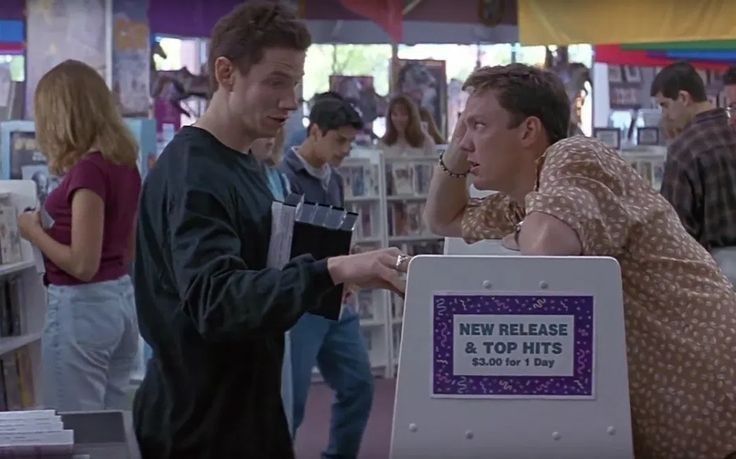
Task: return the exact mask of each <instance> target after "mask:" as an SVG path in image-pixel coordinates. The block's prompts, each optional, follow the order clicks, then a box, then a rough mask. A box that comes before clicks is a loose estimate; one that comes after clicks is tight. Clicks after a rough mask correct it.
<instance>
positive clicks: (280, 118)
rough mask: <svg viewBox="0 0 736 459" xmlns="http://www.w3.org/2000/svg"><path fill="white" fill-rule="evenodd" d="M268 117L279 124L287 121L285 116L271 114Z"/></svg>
mask: <svg viewBox="0 0 736 459" xmlns="http://www.w3.org/2000/svg"><path fill="white" fill-rule="evenodd" d="M268 118H269V119H271V120H273V121H275V122H277V123H279V124H284V123H285V122H286V117H285V116H269V117H268Z"/></svg>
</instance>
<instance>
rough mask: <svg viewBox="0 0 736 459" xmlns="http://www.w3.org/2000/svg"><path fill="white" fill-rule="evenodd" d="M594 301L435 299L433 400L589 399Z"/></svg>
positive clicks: (449, 295)
mask: <svg viewBox="0 0 736 459" xmlns="http://www.w3.org/2000/svg"><path fill="white" fill-rule="evenodd" d="M593 336H594V331H593V297H592V296H573V295H570V296H562V295H545V294H543V293H540V294H537V295H515V294H505V295H504V294H499V295H496V294H489V293H487V292H482V293H463V292H445V293H435V294H434V298H433V341H434V342H433V349H434V350H433V356H432V364H433V369H432V395H433V397H455V398H568V399H578V398H589V399H590V398H594V385H593V364H594V361H593V356H594V355H595V353H594V349H593Z"/></svg>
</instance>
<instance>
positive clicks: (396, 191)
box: [313, 145, 445, 381]
mask: <svg viewBox="0 0 736 459" xmlns="http://www.w3.org/2000/svg"><path fill="white" fill-rule="evenodd" d="M444 148H445V146H444V145H438V147H437V149H438V155H439V152H440V151H441V150H443V149H444ZM436 162H437V157H431V156H401V157H386V156H385V155H384V154H383V151H382V150H380V149H378V148H364V147H363V148H354V149H353V150H352V151H351V153H350V156H349V157H348V158H346V159H345V161H343V163H342V165H341V166H340V174H341V175H342V176H343V180H344V183H345V207H346V208H347V209H349V210H352V211H355V212H358V213H359V214H360V217H359V218H358V225H357V227H356V230H355V233H354V235H353V245H354V246H357V247H359V248H362V249H366V250H370V249H377V248H381V247H390V246H394V247H398V248H400V249H402V250H404V251H405V252H407V253H409V254H411V255H414V254H416V253H440V254H441V253H442V244H443V242H444V239H443V238H441V237H439V236H436V235H433V234H431V233H429V231H428V230H427V229H426V228H425V227H424V224H423V218H422V211H423V206H424V202H425V201H426V200H427V192H428V189H429V181H430V179H431V174H432V172H433V171H434V166H435V164H436ZM394 165H397V167H396V169H397V173H396V174H394ZM410 170H411V171H413V172H410ZM402 171H403V172H402ZM395 176H396V177H397V178H399V179H400V181H401V180H403V183H399V185H400V186H399V187H398V188H397V187H396V185H397V184H396V183H395V182H396V180H395V179H394V178H395ZM407 207H408V208H409V209H410V210H411V215H404V217H407V216H408V217H410V220H411V221H410V222H409V223H408V224H407V227H406V228H402V229H401V230H400V231H395V230H396V227H395V226H396V225H395V222H396V218H397V216H399V214H401V213H402V211H401V209H405V208H407ZM404 217H400V219H404ZM402 221H403V220H402ZM404 224H405V223H401V225H404ZM357 296H358V299H357V306H358V309H357V310H358V313H359V315H361V319H360V329H361V333H362V335H363V338H364V340H365V341H366V344H367V347H368V348H369V355H370V361H371V367H372V369H373V373H374V374H375V375H378V376H383V377H386V378H392V377H394V376H395V375H396V366H397V363H398V351H399V346H400V341H401V330H402V326H403V300H401V298H399V297H398V296H396V295H394V294H392V293H389V292H387V291H384V290H370V291H362V292H360V293H359V294H358V295H357ZM313 379H314V380H315V381H319V380H320V379H321V378H320V376H319V371H318V370H317V369H316V368H315V369H314V378H313Z"/></svg>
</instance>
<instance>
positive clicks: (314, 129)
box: [309, 123, 322, 140]
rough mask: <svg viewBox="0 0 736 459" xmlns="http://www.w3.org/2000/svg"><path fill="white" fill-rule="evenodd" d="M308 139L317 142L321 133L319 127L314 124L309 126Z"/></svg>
mask: <svg viewBox="0 0 736 459" xmlns="http://www.w3.org/2000/svg"><path fill="white" fill-rule="evenodd" d="M309 137H310V138H311V139H313V140H319V139H320V137H322V131H320V129H319V126H317V124H316V123H312V125H311V126H309Z"/></svg>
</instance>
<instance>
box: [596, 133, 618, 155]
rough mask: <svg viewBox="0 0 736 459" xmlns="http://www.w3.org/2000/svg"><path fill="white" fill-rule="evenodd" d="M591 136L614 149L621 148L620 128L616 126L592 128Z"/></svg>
mask: <svg viewBox="0 0 736 459" xmlns="http://www.w3.org/2000/svg"><path fill="white" fill-rule="evenodd" d="M593 137H595V138H596V139H598V140H600V141H601V142H603V143H604V144H606V145H607V146H609V147H611V148H613V149H615V150H619V149H621V130H620V129H618V128H593Z"/></svg>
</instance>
